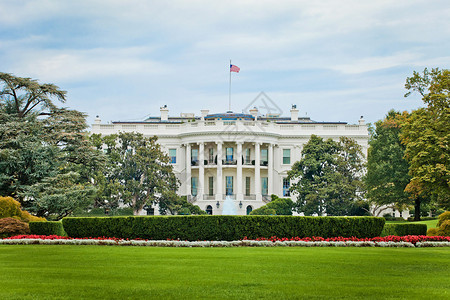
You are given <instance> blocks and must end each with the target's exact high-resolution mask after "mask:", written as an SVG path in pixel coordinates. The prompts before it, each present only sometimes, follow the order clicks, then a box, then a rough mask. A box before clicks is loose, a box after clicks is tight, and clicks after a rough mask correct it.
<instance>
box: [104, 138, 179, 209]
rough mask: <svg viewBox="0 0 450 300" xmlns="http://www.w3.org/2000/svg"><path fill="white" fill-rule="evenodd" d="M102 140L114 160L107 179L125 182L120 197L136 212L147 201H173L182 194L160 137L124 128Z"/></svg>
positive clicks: (121, 183)
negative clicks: (123, 130)
mask: <svg viewBox="0 0 450 300" xmlns="http://www.w3.org/2000/svg"><path fill="white" fill-rule="evenodd" d="M102 142H103V145H104V146H103V147H104V150H105V151H106V153H107V155H108V157H109V164H110V167H109V168H108V170H107V172H106V174H105V177H106V181H107V182H109V183H111V182H113V181H116V182H118V183H119V184H120V185H122V190H120V191H118V192H119V193H120V195H119V196H120V199H122V200H123V201H124V203H126V204H129V205H130V206H131V207H132V208H133V210H134V213H135V214H137V213H138V212H139V211H140V210H141V209H143V208H144V206H146V205H151V204H152V203H158V202H162V203H166V202H171V201H172V200H173V199H174V197H175V198H176V197H178V196H177V195H176V191H177V188H178V185H179V183H178V180H177V178H176V176H175V174H174V173H173V167H172V165H171V164H170V163H169V161H170V159H169V157H168V156H167V155H166V154H165V153H164V152H162V151H161V147H160V145H159V144H158V143H157V138H156V137H144V136H143V135H142V134H140V133H124V132H121V133H119V134H113V135H109V136H105V137H103V138H102Z"/></svg>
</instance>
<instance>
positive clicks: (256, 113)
mask: <svg viewBox="0 0 450 300" xmlns="http://www.w3.org/2000/svg"><path fill="white" fill-rule="evenodd" d="M249 112H250V114H251V115H252V116H253V118H255V121H256V120H257V119H258V108H257V107H256V106H255V107H253V108H252V109H250V110H249Z"/></svg>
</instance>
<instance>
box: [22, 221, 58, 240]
mask: <svg viewBox="0 0 450 300" xmlns="http://www.w3.org/2000/svg"><path fill="white" fill-rule="evenodd" d="M30 232H31V234H36V235H59V236H65V235H66V233H65V232H64V228H63V224H62V223H61V222H56V221H48V222H30Z"/></svg>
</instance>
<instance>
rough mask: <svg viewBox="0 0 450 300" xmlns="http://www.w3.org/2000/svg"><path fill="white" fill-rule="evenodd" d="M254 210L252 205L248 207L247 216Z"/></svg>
mask: <svg viewBox="0 0 450 300" xmlns="http://www.w3.org/2000/svg"><path fill="white" fill-rule="evenodd" d="M252 210H253V207H251V206H250V205H249V206H247V215H249V214H250V213H251V212H252Z"/></svg>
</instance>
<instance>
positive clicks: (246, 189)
mask: <svg viewBox="0 0 450 300" xmlns="http://www.w3.org/2000/svg"><path fill="white" fill-rule="evenodd" d="M245 196H250V177H245Z"/></svg>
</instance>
